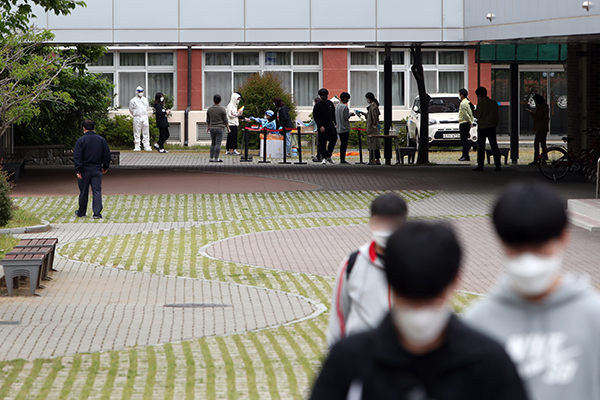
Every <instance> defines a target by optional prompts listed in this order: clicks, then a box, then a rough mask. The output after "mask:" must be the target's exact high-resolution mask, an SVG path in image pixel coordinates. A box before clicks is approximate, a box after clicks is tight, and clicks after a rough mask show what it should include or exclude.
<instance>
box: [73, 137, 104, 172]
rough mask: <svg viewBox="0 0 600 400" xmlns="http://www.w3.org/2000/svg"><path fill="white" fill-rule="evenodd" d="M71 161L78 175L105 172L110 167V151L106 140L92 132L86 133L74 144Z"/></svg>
mask: <svg viewBox="0 0 600 400" xmlns="http://www.w3.org/2000/svg"><path fill="white" fill-rule="evenodd" d="M73 160H74V161H75V170H76V171H77V172H78V173H79V172H90V171H97V170H101V169H105V170H107V169H108V167H109V166H110V149H109V148H108V143H106V139H104V138H103V137H102V136H98V135H97V134H96V132H94V131H87V132H86V133H85V135H83V136H82V137H80V138H79V139H77V142H75V150H74V151H73Z"/></svg>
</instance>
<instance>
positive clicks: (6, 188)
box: [0, 170, 14, 226]
mask: <svg viewBox="0 0 600 400" xmlns="http://www.w3.org/2000/svg"><path fill="white" fill-rule="evenodd" d="M10 189H11V186H10V182H9V181H8V172H6V171H4V170H0V226H6V224H8V222H9V221H10V220H11V218H12V217H13V212H14V205H13V201H12V199H11V198H10Z"/></svg>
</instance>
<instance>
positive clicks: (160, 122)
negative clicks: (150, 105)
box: [154, 92, 171, 153]
mask: <svg viewBox="0 0 600 400" xmlns="http://www.w3.org/2000/svg"><path fill="white" fill-rule="evenodd" d="M154 111H155V114H156V127H157V128H158V143H154V148H155V149H156V150H158V152H159V153H168V151H167V150H165V142H166V141H167V139H169V136H171V135H170V134H169V120H168V119H167V116H168V114H169V112H170V110H166V109H165V96H164V95H163V94H162V93H160V92H158V93H156V96H154Z"/></svg>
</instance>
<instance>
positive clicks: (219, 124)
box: [206, 94, 229, 162]
mask: <svg viewBox="0 0 600 400" xmlns="http://www.w3.org/2000/svg"><path fill="white" fill-rule="evenodd" d="M213 101H214V102H215V104H214V105H213V106H212V107H209V109H208V110H206V125H207V128H206V131H207V132H209V133H210V141H211V142H210V162H223V160H221V159H220V158H219V154H221V143H222V142H223V132H224V131H225V130H227V132H229V122H228V119H227V111H226V110H225V107H221V106H220V105H219V104H221V95H219V94H215V95H214V96H213Z"/></svg>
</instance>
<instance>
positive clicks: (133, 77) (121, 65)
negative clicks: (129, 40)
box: [88, 51, 177, 108]
mask: <svg viewBox="0 0 600 400" xmlns="http://www.w3.org/2000/svg"><path fill="white" fill-rule="evenodd" d="M88 68H89V70H90V72H92V73H98V74H101V75H102V76H103V77H105V78H106V79H107V80H109V81H110V82H113V83H114V85H115V88H114V90H113V93H116V97H115V99H114V100H113V102H114V105H115V106H117V107H120V108H128V107H129V101H130V100H131V98H132V97H133V96H135V89H136V87H138V86H141V87H143V88H144V89H145V94H144V95H145V96H146V97H147V98H148V101H149V102H150V103H152V102H153V100H154V95H155V94H156V93H157V92H161V93H163V94H165V95H168V96H174V94H175V85H176V81H175V79H176V75H175V71H176V61H175V53H174V52H173V51H162V52H158V51H154V52H144V51H138V52H131V51H129V52H119V51H111V52H109V53H106V54H105V55H104V56H102V57H101V58H100V59H98V60H97V61H96V62H95V63H91V64H89V65H88ZM174 100H175V105H176V104H177V101H176V99H174Z"/></svg>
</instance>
